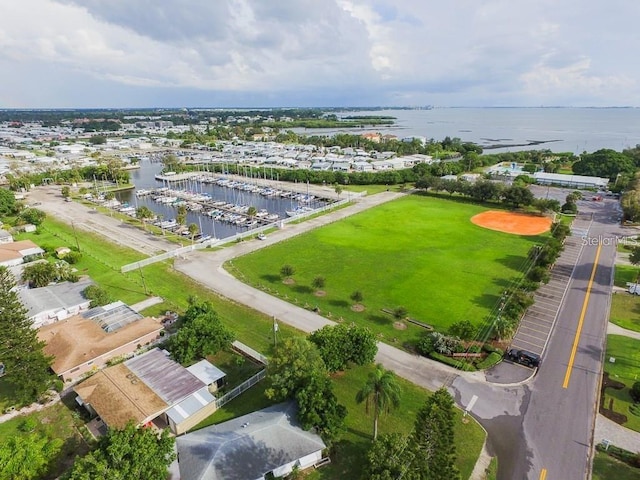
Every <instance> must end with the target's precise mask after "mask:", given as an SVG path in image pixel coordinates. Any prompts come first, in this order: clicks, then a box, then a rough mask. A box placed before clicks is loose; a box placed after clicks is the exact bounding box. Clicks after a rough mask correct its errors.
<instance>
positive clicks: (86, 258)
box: [19, 219, 297, 355]
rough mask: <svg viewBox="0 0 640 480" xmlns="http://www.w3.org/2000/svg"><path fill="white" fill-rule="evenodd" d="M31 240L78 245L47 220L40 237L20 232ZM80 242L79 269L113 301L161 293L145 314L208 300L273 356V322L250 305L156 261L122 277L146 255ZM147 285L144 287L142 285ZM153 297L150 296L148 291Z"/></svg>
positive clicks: (93, 239)
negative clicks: (193, 299) (193, 300)
mask: <svg viewBox="0 0 640 480" xmlns="http://www.w3.org/2000/svg"><path fill="white" fill-rule="evenodd" d="M24 238H29V239H31V240H33V241H34V242H35V243H37V244H39V245H41V246H53V247H54V248H55V247H60V246H67V247H73V246H75V245H76V243H75V239H74V233H73V230H72V228H71V227H70V226H68V225H66V224H64V223H61V222H56V221H54V220H52V219H47V220H46V222H45V224H44V225H43V226H42V227H40V228H39V230H38V233H37V234H21V235H20V236H19V239H24ZM78 243H79V244H80V251H81V252H82V254H83V256H82V259H81V260H80V262H79V263H78V264H76V265H74V267H76V268H77V269H78V271H79V273H80V274H86V275H90V276H91V278H92V279H93V280H94V281H95V282H96V283H97V284H99V285H100V286H101V287H103V288H105V289H106V290H107V291H108V292H109V293H110V294H111V296H112V298H113V299H114V300H122V301H123V302H125V303H129V304H131V303H135V302H139V301H141V300H144V299H145V298H147V296H148V295H157V296H160V297H162V298H163V299H165V301H164V303H162V304H160V305H156V306H154V307H151V308H150V309H147V310H145V311H144V312H143V313H144V314H146V315H159V314H163V313H164V312H165V311H166V310H175V311H183V310H184V309H185V308H186V307H187V304H188V299H189V297H190V296H192V295H195V296H197V297H198V298H200V299H202V300H209V301H211V303H212V304H213V305H214V308H215V310H216V312H218V314H219V315H220V318H221V320H222V322H223V323H224V324H225V325H227V326H228V327H229V328H230V329H231V330H232V331H233V332H234V333H235V334H236V337H237V338H238V340H240V341H241V342H243V343H246V344H247V345H250V346H251V347H252V348H255V349H256V350H258V351H261V352H262V353H264V354H266V355H268V354H270V353H271V348H272V344H273V320H272V319H271V317H267V316H265V315H262V314H260V313H258V312H256V311H255V310H252V309H251V308H249V307H246V306H243V305H239V304H237V303H235V302H232V301H229V300H227V299H226V298H222V297H219V296H218V295H216V294H215V293H213V292H211V291H210V290H207V289H205V288H204V287H202V286H201V285H199V284H198V283H196V282H194V281H193V280H191V279H190V278H189V277H187V276H185V275H182V274H181V273H179V272H177V271H175V270H174V269H173V268H172V267H171V265H170V264H169V263H168V262H163V263H155V264H152V265H149V266H147V267H145V268H144V269H143V271H142V274H141V273H140V272H139V271H133V272H129V273H124V274H123V273H121V272H120V267H121V266H122V265H126V264H127V263H131V262H135V261H137V260H140V259H141V258H144V256H143V255H142V254H140V253H138V252H135V251H134V250H131V249H128V248H124V247H119V246H117V245H113V244H112V243H109V242H107V241H105V240H103V239H102V238H101V237H99V236H98V235H94V234H91V233H87V232H84V231H83V232H79V233H78ZM143 282H144V283H143ZM145 286H146V288H147V292H148V295H146V294H145V288H144V287H145ZM296 332H297V331H296V330H294V329H292V328H291V327H288V326H287V325H281V329H280V330H279V332H278V336H279V338H282V339H284V338H285V337H287V336H290V335H294V334H297V333H296Z"/></svg>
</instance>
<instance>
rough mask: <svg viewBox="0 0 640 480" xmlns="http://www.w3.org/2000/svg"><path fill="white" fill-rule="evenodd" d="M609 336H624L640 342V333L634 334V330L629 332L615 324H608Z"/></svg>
mask: <svg viewBox="0 0 640 480" xmlns="http://www.w3.org/2000/svg"><path fill="white" fill-rule="evenodd" d="M607 335H622V336H625V337H630V338H635V339H636V340H640V332H634V331H633V330H627V329H626V328H622V327H620V326H618V325H616V324H615V323H611V322H609V323H608V324H607Z"/></svg>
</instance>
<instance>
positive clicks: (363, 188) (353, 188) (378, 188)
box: [343, 184, 413, 195]
mask: <svg viewBox="0 0 640 480" xmlns="http://www.w3.org/2000/svg"><path fill="white" fill-rule="evenodd" d="M412 185H413V184H407V185H406V188H411V186H412ZM387 190H388V191H390V192H401V191H402V185H401V184H398V185H347V186H345V187H344V191H343V195H344V194H345V193H347V192H356V193H360V192H367V195H375V194H376V193H380V192H386V191H387Z"/></svg>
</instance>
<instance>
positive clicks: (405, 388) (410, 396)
mask: <svg viewBox="0 0 640 480" xmlns="http://www.w3.org/2000/svg"><path fill="white" fill-rule="evenodd" d="M373 368H374V366H373V365H369V366H364V367H356V368H352V369H350V370H347V371H346V372H344V373H339V374H335V375H334V376H333V377H332V380H333V385H334V392H335V394H336V396H337V397H338V401H339V402H340V403H341V404H343V405H344V406H346V407H347V410H348V415H347V419H346V425H345V426H346V428H345V431H344V433H343V434H342V437H341V439H340V440H339V441H338V442H337V444H336V445H335V447H334V450H333V452H332V453H331V464H329V465H328V466H325V467H322V468H321V469H319V470H316V471H312V472H311V473H310V474H309V475H307V476H306V477H305V478H308V479H310V480H320V479H322V480H338V479H343V478H349V479H358V478H360V477H361V474H362V469H363V466H364V460H365V454H366V451H367V449H368V448H369V445H370V444H371V438H372V432H373V418H372V417H371V416H369V415H367V414H366V412H365V407H364V405H363V404H357V403H356V402H355V396H356V392H357V391H358V390H359V389H360V388H361V387H362V385H363V384H364V383H365V382H366V378H367V375H368V374H369V372H371V371H372V370H373ZM400 384H401V386H402V398H401V405H400V408H399V409H398V410H394V411H392V412H391V413H390V414H389V415H383V416H381V417H380V420H379V422H378V426H379V434H384V433H391V432H401V433H409V432H410V431H411V429H412V427H413V424H414V421H415V416H416V413H417V412H418V409H419V408H420V407H421V406H422V405H423V403H424V401H425V400H426V398H427V396H428V395H429V393H428V392H427V391H426V390H424V389H422V388H420V387H418V386H416V385H413V384H411V383H409V382H407V381H405V380H403V379H400ZM266 385H267V384H266V382H261V383H259V384H258V385H256V386H255V387H253V388H251V389H250V390H248V391H247V392H245V393H243V394H242V395H240V396H239V397H237V398H235V399H234V400H232V401H231V402H229V403H228V404H227V405H225V406H224V407H222V408H221V409H220V410H218V411H217V412H215V413H214V414H213V415H212V416H210V417H209V418H207V419H206V420H205V421H203V422H202V423H201V424H199V425H198V426H197V427H196V428H195V429H199V428H202V427H204V426H207V425H212V424H214V423H220V422H224V421H226V420H229V419H231V418H235V417H237V416H240V415H244V414H247V413H250V412H252V411H254V410H258V409H261V408H265V407H267V406H269V405H271V404H272V402H270V401H269V400H268V399H267V398H266V397H265V396H264V390H265V388H266ZM456 411H457V413H456V427H455V439H456V448H457V453H458V462H457V464H458V468H460V471H461V472H462V478H465V479H466V478H469V476H470V475H471V471H472V470H473V467H474V465H475V463H476V460H477V459H478V455H479V454H480V450H481V449H482V445H483V443H484V439H485V433H484V431H483V430H482V428H481V427H480V426H479V425H478V424H477V423H476V422H475V420H473V419H471V418H469V417H467V419H466V420H469V422H468V423H463V422H462V413H461V412H460V411H458V410H456Z"/></svg>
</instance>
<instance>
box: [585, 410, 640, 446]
mask: <svg viewBox="0 0 640 480" xmlns="http://www.w3.org/2000/svg"><path fill="white" fill-rule="evenodd" d="M603 440H609V441H610V442H611V443H612V444H613V445H615V446H616V447H620V448H624V449H625V450H628V451H630V452H633V453H640V432H636V431H634V430H629V429H628V428H625V427H623V426H622V425H619V424H617V423H616V422H614V421H612V420H609V419H608V418H607V417H605V416H604V415H600V414H598V416H597V417H596V430H595V433H594V436H593V442H594V446H595V445H596V444H598V443H602V441H603Z"/></svg>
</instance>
